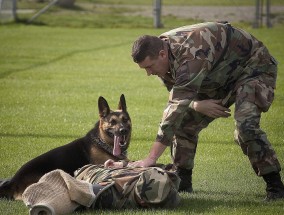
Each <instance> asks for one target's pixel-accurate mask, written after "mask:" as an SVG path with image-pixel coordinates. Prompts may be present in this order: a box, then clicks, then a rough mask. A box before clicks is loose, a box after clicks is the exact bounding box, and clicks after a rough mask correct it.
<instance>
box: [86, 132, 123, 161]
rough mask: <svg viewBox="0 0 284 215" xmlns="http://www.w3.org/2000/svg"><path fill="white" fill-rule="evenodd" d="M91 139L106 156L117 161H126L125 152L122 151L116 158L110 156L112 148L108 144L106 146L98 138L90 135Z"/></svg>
mask: <svg viewBox="0 0 284 215" xmlns="http://www.w3.org/2000/svg"><path fill="white" fill-rule="evenodd" d="M91 139H92V140H93V142H94V143H95V144H96V145H97V146H98V147H99V148H101V149H103V150H104V151H106V152H107V153H108V154H110V155H112V156H113V157H115V158H117V159H118V160H124V159H126V158H127V157H126V155H127V151H126V150H125V151H123V152H121V154H120V155H118V156H114V155H113V154H112V151H113V147H111V146H110V145H109V144H106V143H105V142H104V141H103V140H102V139H101V138H98V137H96V136H94V135H93V134H91Z"/></svg>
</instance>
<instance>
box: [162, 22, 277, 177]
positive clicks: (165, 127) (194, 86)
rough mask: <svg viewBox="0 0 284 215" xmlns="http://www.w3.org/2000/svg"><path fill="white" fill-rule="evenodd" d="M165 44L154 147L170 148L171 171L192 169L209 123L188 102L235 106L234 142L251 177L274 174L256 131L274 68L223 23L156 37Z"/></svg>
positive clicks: (262, 50)
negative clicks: (162, 101) (164, 92)
mask: <svg viewBox="0 0 284 215" xmlns="http://www.w3.org/2000/svg"><path fill="white" fill-rule="evenodd" d="M160 38H161V39H163V40H164V41H166V42H167V43H168V47H169V62H170V70H169V71H168V73H167V74H166V76H165V77H164V78H163V79H162V81H163V82H164V84H165V86H166V87H167V89H168V90H169V91H170V95H169V101H168V105H167V107H166V109H165V110H164V114H163V118H162V121H161V123H160V127H159V131H158V135H157V141H160V142H162V143H163V144H165V145H172V154H173V160H174V163H175V164H176V166H178V167H180V168H184V169H189V170H190V169H192V168H193V166H194V157H195V152H196V147H197V142H198V134H199V132H200V131H201V130H202V129H203V128H205V127H207V126H208V124H209V123H210V122H212V121H213V120H214V119H213V118H210V117H208V116H205V115H203V114H201V113H198V112H196V111H194V110H193V109H192V104H193V101H194V100H205V99H223V103H224V106H225V107H230V106H231V105H232V104H233V103H235V113H234V118H235V121H236V129H235V141H236V142H237V143H238V144H239V145H240V147H241V148H242V150H243V152H244V154H245V155H247V156H248V158H249V160H250V162H251V165H252V167H253V169H254V171H255V172H256V174H257V175H259V176H261V175H264V174H267V173H270V172H279V171H280V164H279V162H278V159H277V157H276V154H275V152H274V150H273V148H272V146H271V144H270V142H269V141H268V140H267V137H266V134H265V132H264V131H262V130H261V129H260V127H259V122H260V117H261V113H262V112H266V111H267V110H268V109H269V106H270V105H271V103H272V101H273V98H274V89H275V84H276V76H277V62H276V60H275V59H274V58H273V57H272V56H271V55H270V54H269V52H268V50H267V48H266V47H265V46H264V45H263V44H262V42H260V41H258V40H257V39H256V38H254V37H253V36H252V35H250V34H249V33H247V32H245V31H243V30H241V29H238V28H235V27H232V26H231V25H230V24H228V23H215V22H208V23H201V24H196V25H190V26H184V27H181V28H177V29H174V30H171V31H169V32H166V33H163V34H162V35H160Z"/></svg>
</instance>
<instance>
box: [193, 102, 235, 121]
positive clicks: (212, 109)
mask: <svg viewBox="0 0 284 215" xmlns="http://www.w3.org/2000/svg"><path fill="white" fill-rule="evenodd" d="M193 109H194V110H195V111H197V112H199V113H202V114H204V115H206V116H209V117H212V118H219V117H223V118H227V117H229V116H231V114H230V112H231V110H230V109H229V108H226V107H223V106H222V100H221V99H220V100H214V99H209V100H201V101H194V103H193Z"/></svg>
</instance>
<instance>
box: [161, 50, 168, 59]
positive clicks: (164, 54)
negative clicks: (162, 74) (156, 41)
mask: <svg viewBox="0 0 284 215" xmlns="http://www.w3.org/2000/svg"><path fill="white" fill-rule="evenodd" d="M167 53H168V52H167V51H166V50H165V49H162V50H161V51H159V56H160V57H161V58H166V57H168V54H167Z"/></svg>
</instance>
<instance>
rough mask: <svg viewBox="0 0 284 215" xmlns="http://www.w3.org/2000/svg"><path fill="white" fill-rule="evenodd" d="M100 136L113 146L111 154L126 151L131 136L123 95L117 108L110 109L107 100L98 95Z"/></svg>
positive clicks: (117, 154)
mask: <svg viewBox="0 0 284 215" xmlns="http://www.w3.org/2000/svg"><path fill="white" fill-rule="evenodd" d="M98 105H99V115H100V122H99V128H100V138H101V139H102V140H103V141H104V142H105V143H107V144H109V145H111V146H112V147H113V155H114V156H119V155H120V154H121V153H122V152H124V151H126V149H127V148H128V146H129V143H130V138H131V128H132V125H131V119H130V116H129V114H128V112H127V108H126V101H125V97H124V95H123V94H122V95H121V96H120V101H119V104H118V108H117V110H114V111H112V110H110V108H109V105H108V103H107V101H106V100H105V99H104V98H103V97H101V96H100V97H99V101H98Z"/></svg>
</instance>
